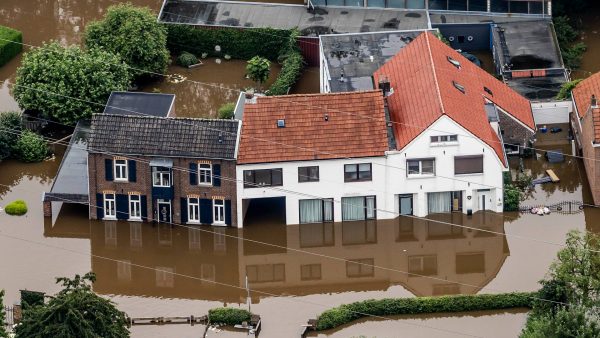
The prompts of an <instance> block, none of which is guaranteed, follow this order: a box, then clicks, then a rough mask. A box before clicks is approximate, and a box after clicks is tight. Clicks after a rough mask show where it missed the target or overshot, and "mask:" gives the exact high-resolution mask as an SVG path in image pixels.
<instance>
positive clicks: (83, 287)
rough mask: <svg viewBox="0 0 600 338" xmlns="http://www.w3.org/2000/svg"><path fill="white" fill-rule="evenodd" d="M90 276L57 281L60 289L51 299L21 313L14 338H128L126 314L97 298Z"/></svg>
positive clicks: (91, 275)
mask: <svg viewBox="0 0 600 338" xmlns="http://www.w3.org/2000/svg"><path fill="white" fill-rule="evenodd" d="M95 280H96V277H95V275H94V274H93V273H87V274H85V275H84V276H79V275H76V276H75V278H73V279H69V278H57V280H56V281H57V283H60V284H62V286H63V289H62V290H61V291H60V292H59V293H58V294H57V295H56V296H54V297H51V298H50V300H49V301H48V302H47V303H45V304H43V305H38V306H33V307H31V308H29V309H28V310H25V311H23V320H22V321H21V323H20V324H19V325H18V326H17V327H16V337H17V338H26V337H27V338H54V337H63V338H101V337H102V338H123V337H129V330H128V329H127V325H126V319H125V315H124V314H123V313H122V312H120V311H119V310H117V308H116V307H115V306H114V304H113V303H112V302H111V301H109V300H107V299H104V298H102V297H100V296H98V295H96V294H95V293H94V292H93V291H92V288H91V283H93V282H94V281H95Z"/></svg>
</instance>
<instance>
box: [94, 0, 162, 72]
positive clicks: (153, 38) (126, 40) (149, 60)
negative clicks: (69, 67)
mask: <svg viewBox="0 0 600 338" xmlns="http://www.w3.org/2000/svg"><path fill="white" fill-rule="evenodd" d="M84 40H85V45H86V46H87V48H101V49H103V50H107V51H110V52H112V53H115V54H118V55H120V56H121V58H122V59H123V61H125V63H127V64H128V65H129V66H131V67H132V68H134V69H133V70H132V72H133V75H134V76H135V77H136V79H140V78H142V77H152V76H153V74H151V73H158V74H164V73H165V72H166V70H167V66H168V64H169V57H170V55H169V50H168V49H167V28H166V27H165V26H163V25H161V24H159V23H158V22H157V21H156V16H155V15H154V14H153V13H152V11H151V10H150V9H149V8H147V7H135V6H133V5H131V4H119V5H115V6H111V7H109V8H108V11H107V12H106V15H105V17H104V19H103V20H101V21H95V22H92V23H90V24H88V25H87V27H86V30H85V37H84ZM154 75H156V74H154Z"/></svg>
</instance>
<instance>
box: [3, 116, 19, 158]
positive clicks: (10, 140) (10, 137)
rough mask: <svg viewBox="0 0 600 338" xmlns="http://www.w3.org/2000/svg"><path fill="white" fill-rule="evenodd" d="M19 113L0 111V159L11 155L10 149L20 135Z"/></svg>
mask: <svg viewBox="0 0 600 338" xmlns="http://www.w3.org/2000/svg"><path fill="white" fill-rule="evenodd" d="M21 130H22V123H21V113H18V112H6V113H0V161H1V160H3V159H5V158H9V157H11V155H12V149H13V147H14V145H15V144H16V143H17V140H18V139H19V135H21Z"/></svg>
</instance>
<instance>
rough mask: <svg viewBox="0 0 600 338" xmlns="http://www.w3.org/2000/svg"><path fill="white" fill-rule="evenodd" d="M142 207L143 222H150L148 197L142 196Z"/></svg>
mask: <svg viewBox="0 0 600 338" xmlns="http://www.w3.org/2000/svg"><path fill="white" fill-rule="evenodd" d="M140 207H141V208H142V220H144V221H147V220H148V201H146V196H145V195H142V196H140Z"/></svg>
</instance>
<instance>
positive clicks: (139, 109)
mask: <svg viewBox="0 0 600 338" xmlns="http://www.w3.org/2000/svg"><path fill="white" fill-rule="evenodd" d="M174 101H175V95H173V94H161V93H144V92H112V93H110V97H109V98H108V102H107V103H106V106H105V107H104V113H105V114H118V115H152V116H156V117H166V116H167V115H169V112H170V111H171V108H172V107H173V102H174Z"/></svg>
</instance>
